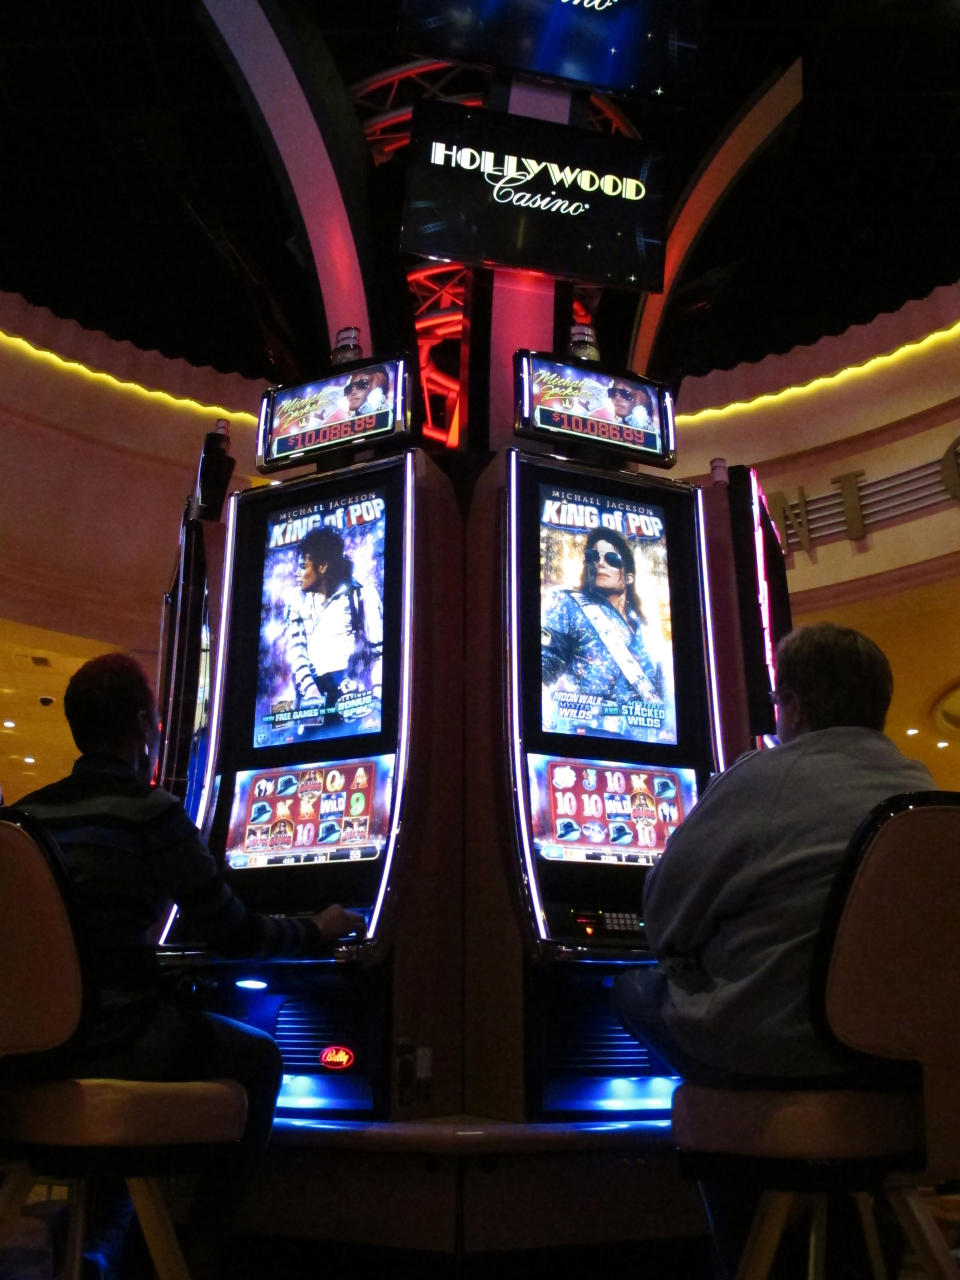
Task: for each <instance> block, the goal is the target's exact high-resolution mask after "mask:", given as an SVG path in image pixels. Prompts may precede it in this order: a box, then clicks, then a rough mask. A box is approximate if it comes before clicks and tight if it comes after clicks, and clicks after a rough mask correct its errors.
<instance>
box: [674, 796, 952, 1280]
mask: <svg viewBox="0 0 960 1280" xmlns="http://www.w3.org/2000/svg"><path fill="white" fill-rule="evenodd" d="M811 1000H812V1008H813V1010H814V1014H815V1017H816V1019H817V1021H818V1022H819V1023H820V1025H821V1026H822V1028H823V1030H824V1034H826V1035H829V1036H831V1037H832V1038H833V1040H834V1043H836V1044H837V1045H838V1047H840V1048H841V1049H842V1050H843V1051H844V1052H847V1053H851V1052H852V1054H855V1055H863V1054H870V1055H875V1056H877V1057H880V1058H885V1059H891V1060H899V1062H900V1063H901V1064H902V1068H901V1069H905V1070H906V1071H907V1072H909V1070H910V1068H909V1066H907V1064H908V1063H914V1064H920V1068H919V1070H917V1074H916V1076H915V1080H916V1084H915V1085H912V1084H903V1083H901V1084H899V1085H894V1084H892V1083H891V1084H890V1085H889V1086H883V1087H880V1088H878V1087H876V1085H874V1086H873V1087H867V1086H865V1087H864V1088H854V1089H844V1090H839V1089H837V1090H819V1089H818V1090H809V1091H808V1090H792V1091H776V1090H767V1089H756V1090H752V1089H751V1090H746V1091H740V1090H722V1089H712V1088H702V1087H700V1086H698V1085H692V1084H684V1085H681V1086H680V1088H679V1089H677V1091H676V1093H675V1094H674V1097H673V1134H674V1141H675V1143H676V1146H677V1148H678V1151H679V1154H680V1161H681V1166H682V1168H683V1169H684V1171H685V1172H687V1173H688V1174H689V1175H691V1176H692V1177H695V1178H697V1179H700V1180H714V1181H716V1180H717V1179H721V1180H723V1182H724V1183H725V1184H726V1185H730V1184H731V1183H733V1182H734V1180H739V1181H740V1183H741V1184H742V1185H744V1186H745V1188H746V1187H750V1188H752V1189H753V1190H755V1191H760V1192H761V1196H760V1202H759V1207H758V1208H757V1211H756V1214H755V1216H754V1219H753V1223H752V1226H751V1229H750V1234H749V1238H748V1240H747V1244H746V1247H745V1249H744V1253H743V1255H742V1257H741V1259H740V1264H739V1267H738V1270H737V1275H736V1280H765V1277H766V1276H767V1275H768V1274H769V1273H770V1269H771V1267H772V1265H773V1260H774V1256H775V1254H776V1250H777V1245H778V1243H779V1240H780V1237H781V1233H782V1231H783V1228H784V1226H785V1224H786V1222H787V1220H788V1218H789V1217H790V1216H791V1214H793V1213H796V1212H798V1211H799V1210H800V1209H803V1208H806V1207H807V1206H808V1205H809V1206H811V1207H812V1212H811V1221H810V1236H809V1271H808V1274H809V1276H810V1277H811V1278H814V1277H821V1276H822V1275H823V1274H824V1261H825V1241H826V1214H827V1195H828V1194H836V1193H838V1192H843V1193H846V1194H850V1195H852V1196H854V1198H855V1200H856V1205H857V1209H858V1211H859V1215H860V1221H861V1223H862V1225H863V1229H864V1236H865V1246H866V1253H867V1256H868V1258H869V1261H870V1265H871V1267H872V1269H873V1275H874V1276H875V1277H877V1280H881V1278H882V1277H885V1276H886V1271H885V1270H884V1265H883V1259H882V1256H881V1252H880V1247H879V1241H878V1237H877V1233H876V1228H875V1225H874V1220H873V1213H872V1207H873V1199H874V1198H875V1197H881V1196H883V1197H886V1199H887V1201H888V1202H889V1204H890V1205H891V1206H892V1208H893V1210H894V1213H895V1215H896V1218H897V1219H898V1220H899V1222H900V1225H901V1226H902V1228H903V1230H904V1232H905V1233H906V1236H907V1238H908V1239H909V1241H910V1243H911V1245H912V1246H913V1250H914V1253H915V1254H916V1255H917V1259H918V1261H919V1264H920V1265H921V1266H922V1268H923V1271H924V1274H925V1275H928V1276H936V1277H942V1278H943V1280H947V1277H949V1278H950V1280H957V1277H958V1275H960V1272H958V1266H957V1262H956V1260H955V1259H954V1258H953V1256H952V1255H951V1253H950V1251H949V1249H948V1248H947V1246H946V1243H945V1241H944V1239H943V1236H942V1235H941V1233H940V1231H939V1230H938V1228H937V1226H936V1223H935V1221H934V1220H933V1217H932V1215H931V1213H930V1212H929V1209H928V1206H927V1203H925V1200H924V1197H923V1196H922V1195H921V1192H920V1188H928V1189H929V1188H934V1187H936V1186H937V1185H938V1184H943V1183H945V1182H950V1181H952V1180H954V1179H956V1178H957V1177H958V1176H960V793H958V792H947V791H926V792H917V793H914V794H910V795H898V796H894V797H892V798H891V799H890V800H888V801H886V802H885V803H884V804H882V805H879V806H878V807H877V808H876V809H874V810H873V812H872V813H871V814H870V816H869V817H868V818H867V820H866V821H865V822H864V823H863V824H862V826H861V827H860V828H859V829H858V831H857V832H856V834H855V835H854V837H853V839H852V840H851V842H850V845H849V848H848V850H847V855H846V859H845V861H844V863H843V865H842V868H841V871H840V873H839V874H838V876H837V880H836V882H835V884H834V887H833V890H832V893H831V897H830V899H829V902H828V906H827V910H826V913H825V916H824V921H823V925H822V926H821V931H820V936H819V939H818V942H817V956H816V961H815V964H814V971H813V977H812V981H811ZM858 1061H859V1063H860V1065H861V1066H862V1065H863V1064H864V1061H865V1060H864V1059H863V1058H862V1056H861V1057H853V1056H852V1057H851V1065H855V1064H856V1063H857V1062H858ZM889 1065H890V1066H895V1063H894V1062H891V1063H890V1064H889ZM811 1193H813V1195H812V1197H811ZM801 1195H803V1196H804V1197H805V1198H804V1199H802V1200H800V1199H798V1196H801ZM890 1280H895V1277H892V1276H891V1277H890Z"/></svg>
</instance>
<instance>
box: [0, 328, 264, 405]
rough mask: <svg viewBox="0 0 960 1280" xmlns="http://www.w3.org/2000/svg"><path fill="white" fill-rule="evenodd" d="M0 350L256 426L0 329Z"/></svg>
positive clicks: (135, 392)
mask: <svg viewBox="0 0 960 1280" xmlns="http://www.w3.org/2000/svg"><path fill="white" fill-rule="evenodd" d="M0 347H8V348H10V349H11V350H13V351H16V352H18V353H19V354H20V355H25V356H28V357H29V358H30V359H32V360H38V361H41V362H43V363H45V364H48V365H53V366H55V367H56V368H58V369H61V370H64V371H65V372H67V373H70V374H73V375H76V376H79V377H82V378H86V379H88V380H90V381H92V382H100V383H106V384H107V385H108V386H111V387H115V388H116V389H117V390H119V391H125V392H129V393H131V394H133V395H138V396H144V397H146V398H147V399H148V400H154V401H160V402H161V403H162V404H169V405H174V406H175V407H176V408H178V409H193V410H196V411H197V412H199V413H203V414H215V415H216V416H217V417H220V418H229V419H230V421H231V422H237V421H243V422H249V423H250V424H251V425H252V426H256V423H257V417H256V414H253V413H246V412H244V411H243V410H240V409H225V408H224V407H223V406H222V405H215V404H201V402H200V401H199V400H190V399H188V398H187V397H186V396H173V395H171V394H170V393H169V391H155V390H152V389H151V388H150V387H141V386H140V384H139V383H138V382H127V381H124V380H123V379H121V378H115V377H114V375H113V374H112V373H103V372H101V371H100V370H98V369H88V368H87V366H86V365H85V364H81V363H80V362H79V361H78V360H66V359H64V357H63V356H58V355H57V354H56V352H54V351H45V350H43V348H41V347H35V346H34V345H33V344H32V343H30V342H28V341H27V340H26V338H19V337H17V336H16V335H15V334H12V333H4V332H3V330H2V329H0Z"/></svg>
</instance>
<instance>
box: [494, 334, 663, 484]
mask: <svg viewBox="0 0 960 1280" xmlns="http://www.w3.org/2000/svg"><path fill="white" fill-rule="evenodd" d="M514 366H515V375H516V376H515V386H516V392H517V406H516V409H517V415H516V421H517V429H518V430H519V431H521V432H529V433H532V434H534V435H547V436H554V437H557V436H560V437H564V436H566V437H569V438H574V439H577V440H578V441H579V442H580V443H587V442H597V443H599V444H601V445H602V446H603V447H604V448H605V449H610V448H614V449H616V450H617V451H618V452H621V453H624V454H627V455H630V456H633V457H636V458H637V459H638V460H641V461H643V462H644V463H646V464H647V465H649V466H660V467H671V466H673V465H674V463H675V461H676V456H677V455H676V430H675V426H674V420H673V401H672V398H671V396H670V393H669V391H667V390H666V388H664V387H661V386H660V385H658V384H657V383H655V382H651V381H649V380H648V379H646V378H638V377H637V376H636V374H631V373H612V372H607V371H604V370H601V369H599V368H598V367H595V366H593V365H591V364H588V363H585V362H580V361H577V360H569V359H568V360H567V361H563V360H558V359H556V358H555V357H553V356H549V355H541V354H539V353H538V352H535V351H518V352H517V353H516V355H515V357H514Z"/></svg>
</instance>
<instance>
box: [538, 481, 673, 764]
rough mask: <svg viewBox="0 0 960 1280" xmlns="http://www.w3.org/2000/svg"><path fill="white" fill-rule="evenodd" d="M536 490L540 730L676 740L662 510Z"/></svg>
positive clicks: (573, 491) (582, 492)
mask: <svg viewBox="0 0 960 1280" xmlns="http://www.w3.org/2000/svg"><path fill="white" fill-rule="evenodd" d="M538 494H539V511H540V601H541V610H540V679H541V689H542V698H541V725H540V727H541V729H542V731H543V732H544V733H557V734H564V735H576V736H584V735H589V736H591V737H599V738H613V739H617V740H619V741H621V742H638V743H666V744H669V745H676V742H677V706H676V696H675V692H674V668H673V646H672V626H673V620H672V614H671V608H670V581H669V569H668V557H667V542H666V525H665V519H664V512H663V509H662V507H659V506H657V505H656V504H655V503H647V502H639V501H629V500H626V499H624V498H621V497H614V496H612V495H603V494H601V493H595V492H591V491H590V490H589V489H579V488H568V487H565V486H560V485H553V484H544V483H541V484H540V485H539V488H538Z"/></svg>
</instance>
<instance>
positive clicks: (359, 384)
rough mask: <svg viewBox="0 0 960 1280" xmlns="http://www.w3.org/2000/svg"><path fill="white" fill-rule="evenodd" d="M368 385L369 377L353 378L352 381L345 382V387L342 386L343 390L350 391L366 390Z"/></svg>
mask: <svg viewBox="0 0 960 1280" xmlns="http://www.w3.org/2000/svg"><path fill="white" fill-rule="evenodd" d="M369 386H370V379H369V378H354V380H353V381H352V382H348V383H347V385H346V387H345V388H344V390H345V391H347V392H350V391H366V390H367V388H368V387H369Z"/></svg>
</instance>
